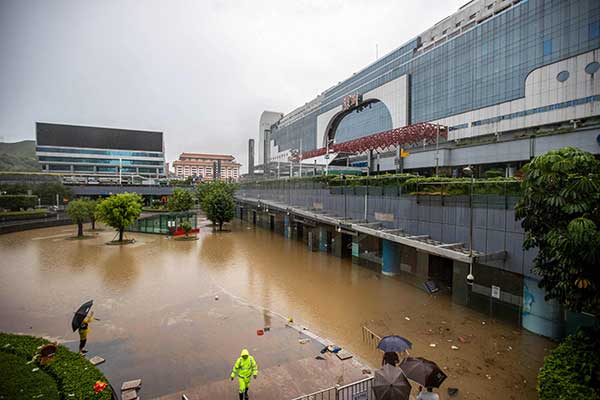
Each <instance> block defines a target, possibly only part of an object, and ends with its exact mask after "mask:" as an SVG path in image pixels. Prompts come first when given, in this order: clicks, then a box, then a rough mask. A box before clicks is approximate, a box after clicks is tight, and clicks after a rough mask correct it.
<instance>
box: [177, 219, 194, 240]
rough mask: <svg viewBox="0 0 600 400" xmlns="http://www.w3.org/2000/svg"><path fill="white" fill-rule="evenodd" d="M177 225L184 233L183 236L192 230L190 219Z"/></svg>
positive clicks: (186, 235)
mask: <svg viewBox="0 0 600 400" xmlns="http://www.w3.org/2000/svg"><path fill="white" fill-rule="evenodd" d="M179 227H180V228H181V230H182V231H183V233H185V237H188V236H189V234H190V232H191V231H192V224H191V223H190V221H183V222H181V223H180V224H179Z"/></svg>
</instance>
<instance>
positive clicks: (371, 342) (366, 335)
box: [362, 326, 381, 350]
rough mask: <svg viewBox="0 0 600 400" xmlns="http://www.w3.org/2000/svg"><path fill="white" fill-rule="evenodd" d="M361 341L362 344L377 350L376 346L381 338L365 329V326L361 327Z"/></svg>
mask: <svg viewBox="0 0 600 400" xmlns="http://www.w3.org/2000/svg"><path fill="white" fill-rule="evenodd" d="M362 339H363V342H364V343H365V344H366V345H367V346H369V347H370V348H372V349H374V350H375V349H377V345H378V344H379V342H380V341H381V336H379V335H378V334H376V333H375V332H373V331H372V330H370V329H369V328H367V327H366V326H363V327H362Z"/></svg>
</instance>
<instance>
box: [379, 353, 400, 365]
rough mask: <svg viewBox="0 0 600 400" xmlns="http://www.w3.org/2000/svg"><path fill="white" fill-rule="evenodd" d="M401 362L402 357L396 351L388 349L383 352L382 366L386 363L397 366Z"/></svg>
mask: <svg viewBox="0 0 600 400" xmlns="http://www.w3.org/2000/svg"><path fill="white" fill-rule="evenodd" d="M399 363H400V357H398V353H396V352H395V351H386V352H385V353H383V360H381V366H382V367H383V366H384V365H385V364H389V365H391V366H392V367H395V366H397V365H398V364H399Z"/></svg>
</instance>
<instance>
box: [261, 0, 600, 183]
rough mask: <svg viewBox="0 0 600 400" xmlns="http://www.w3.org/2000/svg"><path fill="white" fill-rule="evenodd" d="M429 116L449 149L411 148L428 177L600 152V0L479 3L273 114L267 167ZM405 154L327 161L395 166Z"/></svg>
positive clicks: (265, 120)
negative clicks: (567, 150) (577, 151)
mask: <svg viewBox="0 0 600 400" xmlns="http://www.w3.org/2000/svg"><path fill="white" fill-rule="evenodd" d="M420 123H430V124H439V125H440V129H441V135H440V136H441V137H440V139H439V140H437V139H436V144H437V146H436V145H435V144H434V143H432V142H431V141H429V142H423V141H421V142H419V141H416V142H414V143H410V144H407V145H406V147H407V150H408V152H409V153H410V156H409V157H406V158H405V159H404V160H403V168H404V169H405V170H407V171H414V172H420V173H423V174H430V173H432V171H433V168H434V167H435V166H436V165H438V166H439V167H440V168H442V171H443V172H444V174H447V175H457V174H459V173H460V171H461V169H462V167H464V166H466V165H474V166H476V167H477V168H476V169H477V170H478V174H482V173H483V172H484V171H485V170H487V169H489V168H496V169H501V170H502V171H503V173H505V174H506V175H507V176H510V175H512V174H513V173H514V172H515V170H516V169H518V168H519V167H520V166H521V165H522V164H523V163H525V162H527V161H528V160H529V159H530V158H531V157H533V156H535V155H539V154H543V153H545V152H547V151H548V150H550V149H554V148H560V147H564V146H567V145H572V146H577V147H580V148H582V149H584V150H587V151H590V152H593V153H596V154H597V153H600V137H599V135H600V1H598V0H569V1H566V0H521V1H519V0H476V1H472V2H470V3H468V4H466V5H464V6H463V7H461V8H460V9H459V10H458V11H457V12H456V13H454V14H452V15H450V16H448V17H447V18H445V19H443V20H442V21H440V22H438V23H437V24H435V25H434V26H433V27H431V28H430V29H428V30H427V31H425V32H423V33H421V34H419V35H418V36H416V37H414V38H412V39H411V40H409V41H407V42H406V43H405V44H403V45H402V46H400V47H399V48H397V49H396V50H394V51H392V52H391V53H389V54H387V55H386V56H384V57H381V58H379V59H378V60H377V61H376V62H374V63H372V64H370V65H368V66H367V67H365V68H364V69H362V70H360V71H358V72H356V73H354V74H353V75H352V76H351V77H349V78H347V79H345V80H343V81H342V82H340V83H339V84H337V85H335V86H333V87H331V88H330V89H328V90H326V91H324V92H323V93H321V94H320V95H318V96H317V97H316V98H314V99H312V100H310V101H308V102H307V103H306V104H304V105H303V106H301V107H299V108H297V109H295V110H293V111H292V112H290V113H288V114H285V115H284V114H282V113H278V112H271V111H265V112H264V113H263V114H262V115H261V118H260V123H259V142H258V144H257V148H258V154H257V156H258V157H257V159H258V163H257V164H258V165H257V167H258V168H257V169H259V170H260V169H261V168H264V166H263V167H261V166H262V165H263V164H264V160H268V161H269V164H267V169H268V173H270V175H272V174H273V172H272V171H273V169H274V168H275V166H274V164H277V163H281V162H287V161H288V160H289V158H290V156H292V155H294V154H296V155H297V154H305V155H306V156H307V157H304V156H303V158H304V162H305V163H307V164H310V163H312V162H313V161H315V160H316V159H315V160H311V159H309V160H306V158H310V155H311V154H315V153H314V150H316V149H320V148H330V146H334V145H335V144H339V143H344V142H347V141H352V140H355V139H357V138H361V137H365V136H369V135H372V134H375V133H379V132H386V131H390V130H394V129H396V128H402V127H406V126H413V125H415V126H418V125H419V124H420ZM446 127H447V129H446ZM402 147H403V148H404V146H402ZM300 149H301V151H300ZM397 154H398V152H397V149H394V148H393V146H392V147H386V148H383V149H379V151H376V152H366V153H365V152H357V153H353V154H350V153H345V154H336V155H334V156H331V157H327V160H328V161H324V162H325V163H328V162H329V163H334V164H335V163H341V164H343V165H348V166H357V167H365V166H368V168H369V169H370V171H372V172H376V171H381V172H384V171H391V170H394V169H395V168H397V165H398V162H397V161H396V160H395V158H396V157H397ZM319 162H323V160H322V159H320V160H319Z"/></svg>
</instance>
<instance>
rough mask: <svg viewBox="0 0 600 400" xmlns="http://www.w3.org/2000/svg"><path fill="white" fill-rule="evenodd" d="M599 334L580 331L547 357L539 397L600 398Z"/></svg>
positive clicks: (564, 399) (559, 399)
mask: <svg viewBox="0 0 600 400" xmlns="http://www.w3.org/2000/svg"><path fill="white" fill-rule="evenodd" d="M598 334H599V332H598V331H596V332H593V331H585V330H579V331H578V332H577V333H575V334H573V335H571V336H568V337H567V338H566V339H565V340H564V342H562V343H561V344H560V345H559V346H558V347H557V348H556V349H554V350H553V351H552V353H550V354H549V355H548V356H547V357H546V358H545V359H544V365H543V366H542V368H541V369H540V372H539V374H538V393H539V395H540V400H572V399H586V400H599V399H600V357H599V355H600V339H598Z"/></svg>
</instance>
